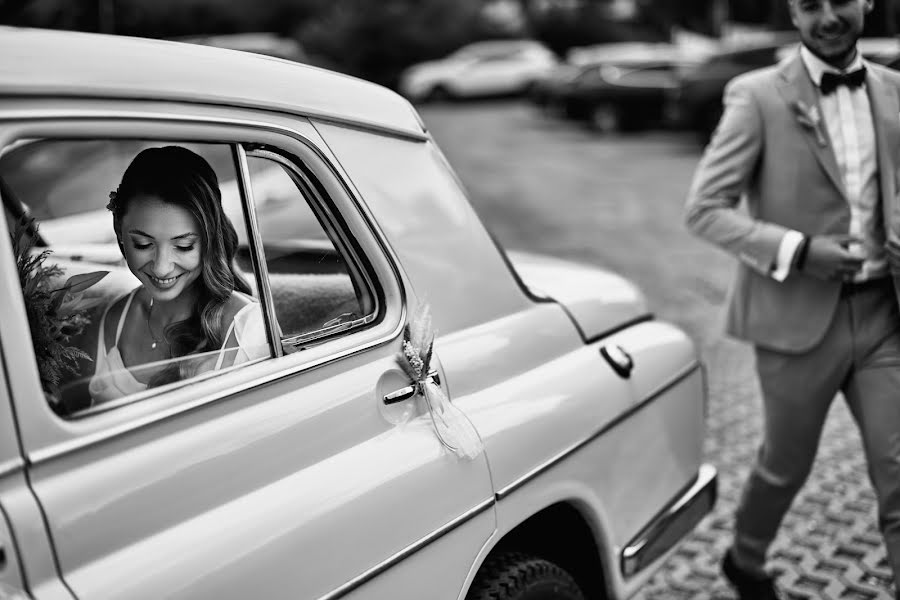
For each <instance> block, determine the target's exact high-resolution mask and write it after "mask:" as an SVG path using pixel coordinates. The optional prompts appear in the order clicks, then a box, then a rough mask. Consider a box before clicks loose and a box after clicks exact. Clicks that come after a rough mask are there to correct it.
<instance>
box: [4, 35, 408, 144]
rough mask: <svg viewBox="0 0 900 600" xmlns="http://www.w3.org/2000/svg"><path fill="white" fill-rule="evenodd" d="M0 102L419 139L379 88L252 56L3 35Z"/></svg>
mask: <svg viewBox="0 0 900 600" xmlns="http://www.w3.org/2000/svg"><path fill="white" fill-rule="evenodd" d="M0 56H2V57H3V60H0V98H2V97H3V96H32V97H40V96H53V97H61V96H63V97H81V98H85V97H91V98H121V99H154V100H177V101H186V102H197V103H203V104H223V105H231V106H246V107H254V108H265V109H269V110H273V109H274V110H279V111H283V112H288V113H294V114H302V115H308V116H313V117H320V118H324V119H327V120H332V121H339V122H350V123H354V124H355V125H358V126H362V127H368V128H373V129H378V130H387V131H392V132H395V133H399V134H406V135H411V136H413V137H421V136H422V135H423V132H424V127H423V125H422V122H421V120H420V119H419V116H418V114H417V113H416V112H415V110H414V109H413V108H412V105H411V104H410V103H409V102H408V101H407V100H406V99H405V98H403V97H402V96H400V95H399V94H397V93H395V92H393V91H391V90H389V89H387V88H385V87H382V86H380V85H376V84H374V83H371V82H368V81H365V80H362V79H357V78H355V77H350V76H348V75H343V74H340V73H335V72H332V71H327V70H324V69H320V68H317V67H311V66H308V65H302V64H298V63H296V62H292V61H287V60H282V59H278V58H273V57H270V56H262V55H258V54H252V53H248V52H240V51H236V50H227V49H222V48H212V47H208V46H200V45H194V44H185V43H180V42H172V41H164V40H152V39H146V38H136V37H125V36H114V35H104V34H95V33H82V32H72V31H54V30H47V29H27V28H18V27H4V26H0Z"/></svg>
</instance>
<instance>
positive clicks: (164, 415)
mask: <svg viewBox="0 0 900 600" xmlns="http://www.w3.org/2000/svg"><path fill="white" fill-rule="evenodd" d="M10 115H13V116H12V117H11V116H10ZM13 118H19V119H52V120H72V119H97V120H100V121H107V122H109V121H113V120H139V121H170V122H178V123H189V124H198V125H210V126H231V127H238V128H254V129H258V130H264V131H267V132H269V133H275V134H278V135H284V136H288V137H290V138H291V139H293V140H294V141H296V142H299V143H301V144H303V145H304V146H306V148H307V149H308V150H309V151H310V152H311V153H312V154H313V155H314V156H315V157H316V158H317V159H318V160H319V161H320V162H321V164H322V165H323V166H324V167H326V168H327V170H328V171H329V172H330V173H331V175H332V176H333V177H334V178H335V180H336V181H337V183H338V184H339V186H340V187H341V188H342V189H343V190H344V192H345V194H346V195H347V197H348V198H349V199H350V201H351V202H352V204H353V206H354V207H355V208H356V210H358V211H359V213H360V214H361V215H362V216H363V220H364V221H365V222H366V225H367V226H368V229H369V231H371V232H372V236H373V239H374V240H375V242H376V243H377V244H378V245H379V247H380V248H381V251H382V253H383V254H384V256H385V257H386V259H387V263H388V266H389V268H390V269H391V270H392V271H393V273H394V279H395V281H396V283H397V290H398V293H399V296H400V302H401V306H400V315H399V319H398V321H397V324H396V326H395V327H394V328H393V329H392V330H390V331H389V332H386V333H385V334H384V335H382V336H379V337H377V338H374V339H372V340H369V341H368V342H366V343H365V344H363V345H361V346H359V347H356V348H352V349H350V350H345V351H343V352H339V353H336V354H333V355H330V356H326V357H323V358H321V359H319V360H316V361H311V362H305V363H303V364H302V365H299V366H291V367H289V368H286V369H282V370H280V371H276V372H274V373H269V374H268V375H265V376H262V377H257V378H255V379H252V380H249V381H244V382H241V383H239V384H236V385H234V386H231V387H229V388H228V389H227V390H219V391H216V392H213V393H210V394H207V395H206V396H201V397H199V398H196V399H194V400H191V401H187V402H181V403H179V404H177V405H174V406H170V407H169V408H167V409H165V410H161V411H159V412H155V413H153V414H149V415H145V416H143V417H141V418H137V419H134V420H133V421H130V422H128V423H123V424H120V425H118V426H116V427H111V428H109V429H106V430H104V431H101V432H97V433H94V434H91V435H86V436H81V437H79V438H77V439H75V440H71V441H67V442H62V443H59V444H55V445H52V446H48V447H46V448H43V449H39V450H34V451H32V452H30V453H28V454H27V455H26V461H27V464H29V465H38V464H41V463H44V462H47V461H50V460H53V459H54V458H58V457H60V456H63V455H66V454H68V453H71V452H75V451H77V450H81V449H84V448H87V447H90V446H93V445H95V444H99V443H101V442H104V441H107V440H110V439H114V438H117V437H119V436H121V435H125V434H126V433H129V432H131V431H134V430H137V429H141V428H143V427H147V426H150V425H153V424H154V423H157V422H160V421H164V420H166V419H169V418H173V417H175V416H177V415H179V414H181V413H186V412H188V411H191V410H195V409H198V408H200V407H202V406H205V405H207V404H211V403H213V402H217V401H219V400H221V399H223V398H227V397H230V396H233V395H235V394H239V393H241V392H243V391H246V390H248V389H251V388H254V387H259V386H263V385H266V384H268V383H272V382H275V381H279V380H282V379H286V378H288V377H291V376H292V375H294V374H296V373H299V372H303V371H308V370H312V369H315V368H318V367H320V366H322V365H324V364H328V363H330V362H334V361H337V360H341V359H344V358H347V357H350V356H354V355H356V354H360V353H362V352H365V351H367V350H370V349H372V348H375V347H377V346H381V345H383V344H386V343H388V342H390V341H392V340H394V339H396V338H398V337H399V336H400V334H401V333H402V331H403V327H404V325H405V323H406V313H407V309H406V289H405V288H404V286H403V278H402V277H401V274H400V270H399V269H398V267H397V265H398V264H399V260H398V259H397V255H396V253H395V252H394V250H393V248H392V247H391V245H390V244H388V243H387V237H386V236H385V235H384V232H383V231H382V230H381V227H380V226H379V225H378V222H377V221H376V220H375V218H374V216H373V215H372V212H371V211H370V210H369V207H368V206H366V204H365V203H364V202H361V201H360V200H359V198H358V196H357V195H356V194H355V193H354V192H353V190H352V189H351V188H350V186H349V185H348V184H347V181H346V180H345V177H344V176H342V175H341V174H340V173H339V172H338V171H337V169H336V168H335V166H334V165H333V164H332V161H331V159H329V158H328V157H327V156H326V155H325V154H324V153H323V152H322V151H321V150H320V149H319V148H318V147H317V146H316V145H315V144H314V143H312V142H311V141H309V139H307V137H306V136H305V135H304V134H302V133H300V132H299V131H296V130H294V129H291V128H289V127H284V126H282V125H273V124H271V123H265V122H260V121H252V120H248V119H235V118H230V117H205V116H186V115H172V114H166V113H152V112H144V111H141V112H138V111H132V112H129V111H122V112H120V113H109V112H101V111H87V110H86V111H73V110H67V111H59V112H53V111H49V110H48V111H31V112H30V113H29V112H28V111H17V112H15V113H10V112H6V113H4V112H0V121H3V120H11V119H13ZM310 125H312V126H313V129H314V130H315V131H316V133H317V134H318V135H319V136H320V137H321V133H319V131H318V130H316V129H315V125H314V124H313V123H310ZM322 142H323V143H325V142H324V138H323V140H322ZM234 143H239V142H234ZM2 152H3V149H2V148H0V154H2ZM263 360H266V359H261V361H263ZM246 366H247V365H241V366H240V367H238V368H244V367H246ZM197 382H198V380H196V379H195V380H191V381H189V382H183V383H181V384H178V388H179V389H180V388H181V387H182V386H184V385H193V384H196V383H197ZM154 392H155V393H154ZM159 397H160V392H159V390H148V391H147V392H144V393H143V394H140V395H137V396H133V397H130V398H127V399H124V400H125V401H123V402H122V403H121V404H117V405H115V406H116V407H119V406H124V405H127V404H132V403H136V402H152V401H153V400H154V399H157V398H159ZM111 406H112V405H111ZM96 412H103V409H102V408H101V407H97V410H96ZM88 414H95V412H94V411H93V410H92V411H90V413H89V412H88V411H84V412H83V413H79V415H76V416H74V417H73V418H79V417H80V416H81V415H85V416H87V415H88Z"/></svg>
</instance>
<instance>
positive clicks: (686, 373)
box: [496, 360, 700, 502]
mask: <svg viewBox="0 0 900 600" xmlns="http://www.w3.org/2000/svg"><path fill="white" fill-rule="evenodd" d="M699 368H700V361H697V360H695V361H694V362H692V363H690V364H688V365H687V366H686V367H685V368H684V369H682V370H681V371H680V372H679V373H677V374H675V375H674V376H673V377H672V378H671V379H670V380H669V381H667V382H666V383H664V384H662V385H661V386H659V387H658V388H657V389H656V390H654V391H653V392H651V393H650V394H648V395H647V397H646V398H644V399H643V400H641V401H639V402H636V403H635V404H634V405H633V406H631V407H629V408H628V410H626V411H624V412H622V413H621V414H619V415H618V416H617V417H616V418H614V419H613V420H611V421H610V422H608V423H607V424H605V425H604V426H603V427H601V428H600V429H599V430H598V431H596V432H595V433H593V434H591V435H590V436H588V437H587V438H586V439H584V440H582V441H580V442H576V443H574V444H572V445H571V446H569V447H568V448H566V449H565V450H563V451H562V452H560V453H558V454H557V455H556V456H553V457H552V458H550V459H548V460H547V461H545V462H544V463H542V464H540V465H538V466H537V467H535V468H534V469H532V470H531V471H529V472H527V473H525V474H524V475H522V476H521V477H519V478H518V479H516V480H515V481H513V482H512V483H510V484H509V485H507V486H505V487H504V488H502V489H500V490H498V491H497V494H496V496H497V501H498V502H499V501H500V500H503V499H504V498H506V497H507V496H509V495H510V494H512V493H513V492H515V491H516V490H517V489H519V488H520V487H522V486H523V485H525V484H526V483H528V482H529V481H531V480H532V479H534V478H535V477H537V476H538V475H541V474H542V473H544V472H545V471H547V470H549V469H551V468H553V467H554V466H556V465H557V464H558V463H560V462H562V461H563V460H565V459H566V458H568V457H569V456H570V455H572V454H574V453H575V452H577V451H578V450H581V449H582V448H584V447H585V446H587V445H588V444H590V443H591V442H593V441H594V440H596V439H597V438H598V437H600V436H601V435H603V434H604V433H606V432H607V431H609V430H610V429H612V428H613V427H615V426H616V425H618V424H619V423H621V422H622V421H624V420H625V419H627V418H628V417H630V416H631V415H633V414H634V413H636V412H637V411H639V410H640V409H642V408H643V407H645V406H647V405H648V404H649V403H651V402H652V401H653V400H655V399H657V398H659V397H660V396H662V395H663V394H664V393H665V392H666V391H668V390H669V389H670V388H672V387H674V386H676V385H678V384H679V383H681V382H682V381H683V380H685V379H687V378H688V377H690V375H691V374H693V373H694V372H695V371H696V370H697V369H699Z"/></svg>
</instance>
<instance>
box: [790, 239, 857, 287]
mask: <svg viewBox="0 0 900 600" xmlns="http://www.w3.org/2000/svg"><path fill="white" fill-rule="evenodd" d="M865 257H866V255H865V252H864V251H863V250H862V240H861V239H860V238H858V237H856V236H853V235H847V234H834V235H816V236H812V237H811V238H810V240H809V249H808V250H807V254H806V262H805V263H804V265H803V269H802V270H803V272H804V273H807V274H809V275H812V276H813V277H818V278H819V279H825V280H840V281H843V280H845V279H848V278H850V277H852V276H853V274H854V273H856V272H857V271H859V269H860V268H861V267H862V263H863V260H864V259H865Z"/></svg>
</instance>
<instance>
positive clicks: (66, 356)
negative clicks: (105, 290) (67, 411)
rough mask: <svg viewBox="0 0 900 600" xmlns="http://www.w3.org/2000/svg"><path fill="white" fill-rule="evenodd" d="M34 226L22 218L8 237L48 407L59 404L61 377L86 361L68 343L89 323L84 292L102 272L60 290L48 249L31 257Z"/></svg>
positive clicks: (57, 270)
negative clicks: (48, 264) (9, 237)
mask: <svg viewBox="0 0 900 600" xmlns="http://www.w3.org/2000/svg"><path fill="white" fill-rule="evenodd" d="M36 238H37V226H36V225H35V224H34V218H29V217H23V218H22V219H21V220H20V221H19V223H18V224H17V225H16V229H15V231H14V233H13V234H12V242H13V251H14V253H15V257H16V267H17V269H18V273H19V284H20V285H21V286H22V295H23V296H24V298H25V312H26V313H27V315H28V325H29V327H30V329H31V341H32V344H33V345H34V355H35V358H36V359H37V364H38V371H39V372H40V377H41V386H42V387H43V388H44V391H45V392H46V393H47V394H48V397H49V398H50V400H51V402H55V401H58V400H59V397H58V388H59V384H60V381H61V380H62V378H63V376H64V375H67V374H70V375H77V374H78V361H79V360H90V357H89V356H88V355H87V353H85V352H84V351H83V350H81V349H80V348H78V347H76V346H72V345H71V344H70V342H71V339H72V338H73V337H75V336H77V335H79V334H80V333H82V331H83V330H84V328H85V326H86V325H87V324H88V323H89V322H90V318H89V317H88V310H89V308H90V307H89V306H87V305H86V304H85V303H84V302H83V301H82V299H83V295H84V291H85V290H86V289H88V288H89V287H91V286H92V285H94V284H95V283H97V282H98V281H100V280H101V279H103V277H104V276H105V275H106V274H107V272H106V271H97V272H93V273H84V274H81V275H75V276H73V277H70V278H69V279H68V280H66V281H65V283H63V284H62V285H59V282H60V281H61V278H62V276H63V275H64V272H63V270H62V269H61V268H60V267H59V266H57V265H51V266H47V265H45V264H44V263H45V261H46V260H47V258H48V257H49V256H50V254H51V251H50V250H43V251H41V252H34V246H35V241H36Z"/></svg>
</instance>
